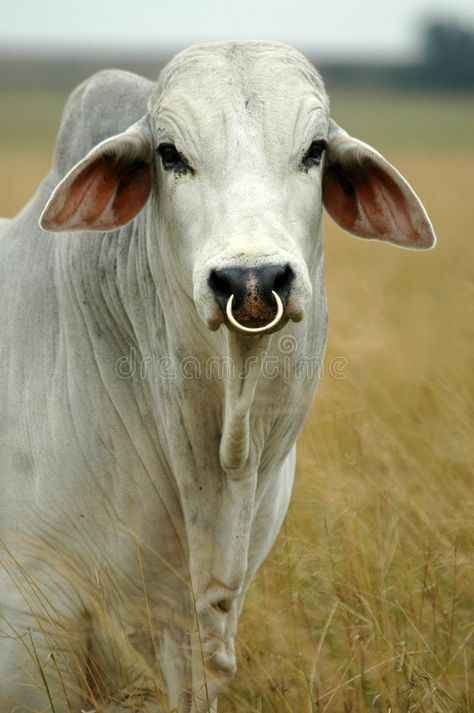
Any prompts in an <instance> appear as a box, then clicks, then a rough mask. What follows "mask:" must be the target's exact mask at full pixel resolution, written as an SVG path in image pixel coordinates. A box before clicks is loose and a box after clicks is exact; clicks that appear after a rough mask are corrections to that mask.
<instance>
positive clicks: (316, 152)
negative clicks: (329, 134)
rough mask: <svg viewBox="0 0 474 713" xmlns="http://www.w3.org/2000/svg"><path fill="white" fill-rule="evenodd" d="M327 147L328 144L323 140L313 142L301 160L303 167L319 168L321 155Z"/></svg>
mask: <svg viewBox="0 0 474 713" xmlns="http://www.w3.org/2000/svg"><path fill="white" fill-rule="evenodd" d="M327 145H328V142H327V141H325V140H324V139H318V140H317V141H313V143H312V144H311V146H310V147H309V149H308V150H307V151H306V153H305V155H304V156H303V159H302V161H301V163H302V164H303V166H304V167H305V168H311V167H312V166H319V165H320V163H321V161H322V158H323V153H324V152H325V150H326V148H327Z"/></svg>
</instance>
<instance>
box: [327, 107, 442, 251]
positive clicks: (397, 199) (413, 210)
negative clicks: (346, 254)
mask: <svg viewBox="0 0 474 713" xmlns="http://www.w3.org/2000/svg"><path fill="white" fill-rule="evenodd" d="M323 202H324V205H325V207H326V209H327V210H328V212H329V214H330V215H331V216H332V218H334V220H335V221H336V223H338V224H339V225H340V226H341V227H342V228H344V229H345V230H347V231H348V232H349V233H352V234H353V235H356V236H357V237H360V238H369V239H375V240H383V241H386V242H389V243H393V244H394V245H398V246H400V247H404V248H411V249H415V250H426V249H429V248H432V247H433V246H434V245H435V243H436V236H435V234H434V231H433V226H432V225H431V222H430V219H429V218H428V215H427V213H426V210H425V208H424V206H423V204H422V202H421V201H420V199H419V198H418V196H417V195H416V193H415V191H414V190H413V189H412V187H411V186H410V184H409V183H408V182H407V181H406V180H405V179H404V178H403V176H402V175H401V174H400V173H399V172H398V171H397V170H396V168H394V167H393V166H392V164H391V163H389V162H388V161H387V160H386V159H385V158H384V157H383V156H381V155H380V154H379V153H378V152H377V151H376V150H375V149H373V148H372V147H371V146H368V145H367V144H365V143H363V142H362V141H359V140H358V139H354V138H353V137H352V136H349V134H347V132H345V131H344V130H343V129H341V128H340V127H339V126H338V125H337V124H336V123H335V122H334V121H332V120H331V122H330V129H329V138H328V147H327V154H326V157H325V168H324V176H323Z"/></svg>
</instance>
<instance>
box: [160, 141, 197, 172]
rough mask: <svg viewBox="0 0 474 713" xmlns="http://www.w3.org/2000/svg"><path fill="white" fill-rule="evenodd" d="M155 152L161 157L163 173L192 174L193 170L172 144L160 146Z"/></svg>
mask: <svg viewBox="0 0 474 713" xmlns="http://www.w3.org/2000/svg"><path fill="white" fill-rule="evenodd" d="M157 151H158V153H159V154H160V156H161V163H162V164H163V168H164V169H165V171H177V172H178V173H184V172H186V171H190V172H191V173H193V169H192V168H191V166H190V165H189V163H188V162H187V161H186V159H185V158H184V156H182V155H181V154H180V153H179V151H178V149H177V148H176V146H174V144H160V145H159V146H158V149H157Z"/></svg>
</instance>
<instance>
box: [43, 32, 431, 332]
mask: <svg viewBox="0 0 474 713" xmlns="http://www.w3.org/2000/svg"><path fill="white" fill-rule="evenodd" d="M323 203H324V204H325V205H326V207H327V209H328V210H329V212H330V213H331V215H332V216H333V217H334V218H335V219H336V221H337V222H338V223H339V224H340V225H342V227H344V228H345V229H346V230H348V231H349V232H352V233H353V234H355V235H358V236H359V237H365V238H378V239H381V240H385V241H388V242H393V243H395V244H398V245H401V246H404V247H412V248H427V247H431V246H432V245H433V242H434V234H433V231H432V228H431V224H430V222H429V219H428V217H427V215H426V212H425V210H424V208H423V206H422V204H421V203H420V201H419V199H418V198H417V196H416V194H415V193H414V192H413V190H412V189H411V188H410V186H409V185H408V184H407V182H406V181H405V180H404V179H403V178H402V177H401V176H400V174H399V173H398V172H397V171H396V170H395V169H394V168H393V166H391V165H390V164H389V163H388V162H387V161H386V160H385V159H384V158H383V157H382V156H380V154H378V153H377V152H376V151H374V149H372V148H371V147H369V146H367V145H366V144H363V143H362V142H360V141H358V140H357V139H353V138H352V137H350V136H348V135H347V134H346V133H345V132H344V131H343V130H342V129H340V128H339V127H338V126H337V125H336V124H335V123H334V122H333V121H332V120H330V118H329V108H328V100H327V96H326V93H325V91H324V87H323V84H322V82H321V80H320V78H319V75H318V74H317V72H316V71H315V70H314V69H313V67H312V66H311V65H310V64H309V63H308V62H307V61H306V60H305V59H304V58H303V57H302V56H301V55H300V54H299V53H298V52H296V51H295V50H292V49H291V48H288V47H285V46H283V45H275V44H263V43H243V44H232V45H224V44H217V45H203V46H199V47H197V48H191V50H188V51H186V52H184V53H182V54H181V55H178V57H177V58H175V59H174V60H173V61H172V62H171V63H170V65H168V67H167V68H166V69H165V70H164V71H163V73H162V75H161V77H160V80H159V82H158V84H157V86H156V88H155V90H154V92H153V93H152V95H151V97H150V102H149V114H148V115H147V116H146V117H144V118H143V119H142V120H141V121H140V122H138V123H137V124H134V125H133V126H132V127H130V128H129V129H128V130H127V131H126V132H124V133H122V134H119V135H117V136H115V137H112V138H111V139H108V140H106V141H105V142H103V143H102V144H99V146H98V147H96V148H95V149H93V151H92V152H91V153H90V154H88V156H87V157H86V158H85V159H84V160H83V161H81V162H80V163H79V164H77V165H76V166H75V167H74V168H73V169H72V170H71V171H70V172H69V174H68V175H67V176H66V177H65V179H64V180H63V181H62V182H61V183H60V184H59V186H58V188H57V189H56V191H55V192H54V193H53V195H52V197H51V199H50V201H49V203H48V206H47V207H46V209H45V211H44V213H43V216H42V225H43V227H45V228H47V229H49V230H99V231H103V230H112V229H116V228H118V227H120V226H121V225H124V224H126V223H127V222H129V221H130V220H132V219H133V218H135V216H136V215H137V214H138V213H139V212H140V211H141V210H142V209H143V208H144V206H145V204H147V205H148V211H147V212H146V215H145V218H144V219H145V220H146V226H147V227H146V233H147V234H148V235H150V234H151V235H153V236H154V237H155V241H156V244H157V245H158V244H159V246H160V247H159V253H160V254H158V255H157V257H158V259H162V260H163V262H164V264H165V265H166V268H167V270H169V271H172V272H173V273H174V278H175V279H176V280H177V281H178V282H179V285H180V288H182V289H184V290H185V291H186V292H187V293H188V294H189V295H190V296H192V297H193V299H194V302H195V305H196V308H197V311H198V313H199V315H200V316H201V318H202V319H203V320H204V322H205V323H206V324H207V326H208V327H209V329H212V330H214V329H217V328H219V326H220V325H222V324H225V325H227V326H228V327H230V328H232V329H234V330H236V331H241V332H244V333H251V334H252V333H261V332H270V331H274V330H276V329H279V328H280V327H281V326H282V325H283V324H285V323H286V322H287V321H288V320H294V321H299V320H301V319H302V318H303V317H304V313H305V308H306V306H307V304H308V300H309V298H310V295H311V284H312V280H313V279H314V275H315V273H316V271H317V270H318V269H319V264H320V261H321V259H322V245H321V213H322V206H323ZM150 224H152V225H156V226H158V225H159V226H160V227H159V231H158V228H157V229H155V230H150V229H149V228H150ZM158 235H159V236H160V237H159V240H158V237H157V236H158Z"/></svg>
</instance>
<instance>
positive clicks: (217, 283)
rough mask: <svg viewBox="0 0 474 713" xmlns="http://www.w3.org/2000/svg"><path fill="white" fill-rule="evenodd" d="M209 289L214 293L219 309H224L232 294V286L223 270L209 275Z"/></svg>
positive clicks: (213, 271)
mask: <svg viewBox="0 0 474 713" xmlns="http://www.w3.org/2000/svg"><path fill="white" fill-rule="evenodd" d="M209 287H210V288H211V290H212V291H213V293H214V296H215V298H216V300H217V303H218V305H219V307H220V308H221V309H223V310H224V309H225V308H226V305H227V302H228V301H229V297H230V296H231V294H232V285H231V282H230V280H229V278H228V277H227V276H226V274H225V271H224V270H219V271H218V270H212V272H211V274H210V275H209Z"/></svg>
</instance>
